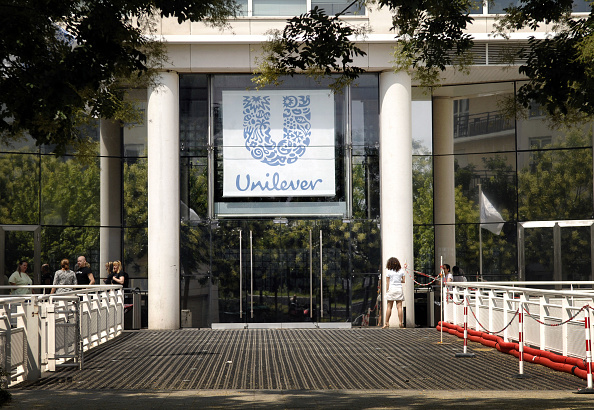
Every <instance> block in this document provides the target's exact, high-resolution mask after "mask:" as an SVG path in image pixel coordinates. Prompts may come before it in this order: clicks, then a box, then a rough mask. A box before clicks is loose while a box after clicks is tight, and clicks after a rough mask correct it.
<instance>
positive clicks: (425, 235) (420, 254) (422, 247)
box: [413, 225, 438, 284]
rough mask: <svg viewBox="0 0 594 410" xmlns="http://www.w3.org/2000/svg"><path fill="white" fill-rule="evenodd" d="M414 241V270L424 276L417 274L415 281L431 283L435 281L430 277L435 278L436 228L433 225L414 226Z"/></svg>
mask: <svg viewBox="0 0 594 410" xmlns="http://www.w3.org/2000/svg"><path fill="white" fill-rule="evenodd" d="M413 241H414V243H413V246H414V257H415V266H414V269H415V270H416V271H419V272H422V273H423V274H424V275H423V274H415V280H416V281H417V282H419V283H423V284H425V283H429V282H431V281H432V280H433V279H432V278H430V277H429V276H435V272H434V270H435V267H434V263H433V261H434V258H435V228H434V227H433V226H432V225H414V226H413ZM425 275H429V276H425ZM435 283H438V282H435Z"/></svg>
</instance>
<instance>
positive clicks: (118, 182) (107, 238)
mask: <svg viewBox="0 0 594 410" xmlns="http://www.w3.org/2000/svg"><path fill="white" fill-rule="evenodd" d="M99 139H100V155H101V163H100V165H101V193H100V201H101V211H100V214H101V215H100V218H101V228H100V229H99V242H100V250H99V272H93V273H94V274H95V278H99V277H101V282H100V283H103V282H102V280H103V279H105V278H106V277H107V273H106V271H105V269H104V266H105V264H106V263H107V262H108V261H114V260H122V259H123V255H122V241H121V230H122V160H121V158H122V133H121V126H120V123H119V122H114V121H109V120H101V123H100V127H99Z"/></svg>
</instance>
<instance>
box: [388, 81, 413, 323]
mask: <svg viewBox="0 0 594 410" xmlns="http://www.w3.org/2000/svg"><path fill="white" fill-rule="evenodd" d="M380 197H381V200H380V210H381V236H382V272H383V274H382V306H383V307H382V314H383V315H384V316H383V317H384V318H385V312H386V297H385V292H386V287H385V283H386V280H385V278H386V276H385V274H386V262H387V261H388V259H389V258H390V257H392V256H394V257H396V258H398V260H399V261H400V263H401V264H402V265H403V266H404V263H405V262H406V263H407V264H408V269H409V271H408V272H409V274H407V275H406V282H405V285H404V298H405V302H404V306H405V307H406V326H407V327H414V324H415V309H414V283H413V282H412V280H411V275H412V270H413V269H414V263H413V262H414V259H413V198H412V118H411V79H410V76H409V75H408V74H407V73H405V72H398V73H394V72H384V73H381V75H380ZM398 323H399V319H398V313H397V311H396V304H394V308H393V309H392V317H391V318H390V326H391V327H396V326H397V325H398Z"/></svg>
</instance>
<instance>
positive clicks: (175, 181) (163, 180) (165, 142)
mask: <svg viewBox="0 0 594 410" xmlns="http://www.w3.org/2000/svg"><path fill="white" fill-rule="evenodd" d="M147 127H148V130H147V131H148V327H149V329H179V327H180V299H179V286H180V262H179V226H180V210H179V204H180V202H179V201H180V194H179V78H178V74H177V73H175V72H163V73H161V75H160V77H159V78H158V79H157V85H156V86H155V87H154V88H151V89H149V90H148V107H147Z"/></svg>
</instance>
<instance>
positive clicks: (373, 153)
mask: <svg viewBox="0 0 594 410" xmlns="http://www.w3.org/2000/svg"><path fill="white" fill-rule="evenodd" d="M365 151H366V153H367V155H365V156H353V158H352V164H353V165H352V166H353V172H352V184H353V217H354V218H357V219H375V218H378V217H379V199H380V198H379V182H380V181H379V155H378V150H377V149H373V148H366V149H365Z"/></svg>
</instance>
